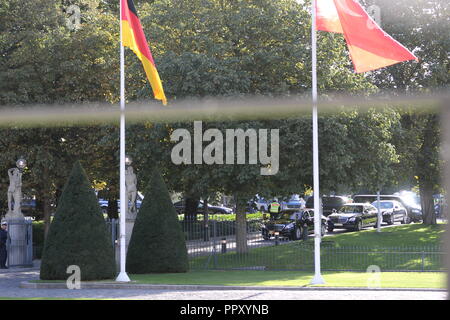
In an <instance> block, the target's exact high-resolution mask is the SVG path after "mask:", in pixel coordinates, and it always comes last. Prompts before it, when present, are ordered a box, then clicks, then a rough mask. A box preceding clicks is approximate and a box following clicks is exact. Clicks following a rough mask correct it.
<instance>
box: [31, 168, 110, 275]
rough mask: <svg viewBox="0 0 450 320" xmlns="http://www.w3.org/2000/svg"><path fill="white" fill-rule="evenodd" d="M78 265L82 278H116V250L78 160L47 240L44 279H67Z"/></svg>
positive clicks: (43, 258) (42, 263)
mask: <svg viewBox="0 0 450 320" xmlns="http://www.w3.org/2000/svg"><path fill="white" fill-rule="evenodd" d="M70 265H77V266H78V267H79V268H80V271H81V280H101V279H113V278H114V277H115V275H116V270H115V269H116V266H115V258H114V250H113V247H112V244H111V237H110V235H109V232H108V230H107V226H106V223H105V220H104V218H103V215H102V212H101V209H100V206H99V204H98V201H97V197H96V196H95V192H94V190H93V189H92V187H91V184H90V182H89V180H88V178H87V176H86V173H85V171H84V169H83V168H82V166H81V164H80V163H79V162H78V161H77V162H76V163H75V164H74V166H73V169H72V172H71V174H70V177H69V179H68V181H67V183H66V185H65V186H64V189H63V192H62V194H61V197H60V200H59V204H58V207H57V209H56V213H55V216H54V219H53V221H52V223H51V225H50V229H49V233H48V235H47V238H46V240H45V244H44V250H43V254H42V261H41V272H40V278H41V279H42V280H65V279H67V278H68V277H69V276H70V274H67V273H66V271H67V267H68V266H70Z"/></svg>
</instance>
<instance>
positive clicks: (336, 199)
mask: <svg viewBox="0 0 450 320" xmlns="http://www.w3.org/2000/svg"><path fill="white" fill-rule="evenodd" d="M351 202H352V200H351V199H350V198H348V197H344V196H323V197H322V214H323V215H324V216H325V217H328V216H329V215H330V214H332V213H333V210H335V211H339V209H341V208H342V206H343V205H344V204H346V203H351ZM305 206H306V209H314V197H309V198H308V200H306V205H305Z"/></svg>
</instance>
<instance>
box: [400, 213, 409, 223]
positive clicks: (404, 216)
mask: <svg viewBox="0 0 450 320" xmlns="http://www.w3.org/2000/svg"><path fill="white" fill-rule="evenodd" d="M400 223H401V224H406V223H408V216H407V215H406V214H404V215H403V219H402V221H400Z"/></svg>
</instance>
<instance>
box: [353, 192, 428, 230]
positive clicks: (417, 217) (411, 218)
mask: <svg viewBox="0 0 450 320" xmlns="http://www.w3.org/2000/svg"><path fill="white" fill-rule="evenodd" d="M376 200H377V195H376V194H375V195H374V194H370V195H369V194H359V195H355V196H353V202H359V203H373V202H374V201H376ZM380 200H395V201H398V202H400V203H401V204H402V205H403V206H404V207H405V209H406V211H407V212H408V221H407V223H411V222H421V221H422V207H421V206H420V205H419V204H417V203H415V202H413V201H411V200H408V199H407V198H404V197H402V196H395V195H380Z"/></svg>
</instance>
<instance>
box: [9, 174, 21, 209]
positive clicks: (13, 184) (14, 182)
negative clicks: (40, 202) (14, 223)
mask: <svg viewBox="0 0 450 320" xmlns="http://www.w3.org/2000/svg"><path fill="white" fill-rule="evenodd" d="M8 176H9V187H8V213H11V212H12V213H14V215H21V214H22V210H21V207H20V202H21V201H22V171H21V170H20V169H18V168H11V169H9V170H8ZM13 203H14V210H13V205H12V204H13Z"/></svg>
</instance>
